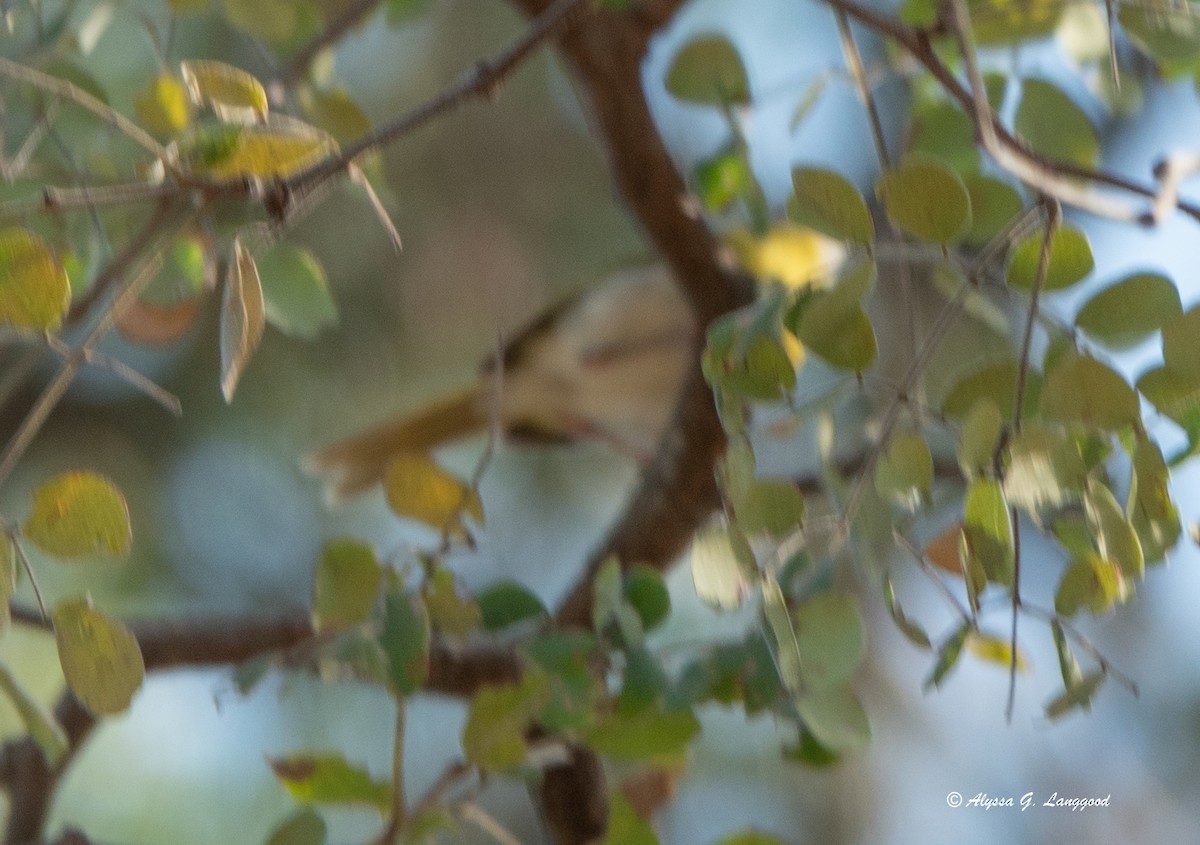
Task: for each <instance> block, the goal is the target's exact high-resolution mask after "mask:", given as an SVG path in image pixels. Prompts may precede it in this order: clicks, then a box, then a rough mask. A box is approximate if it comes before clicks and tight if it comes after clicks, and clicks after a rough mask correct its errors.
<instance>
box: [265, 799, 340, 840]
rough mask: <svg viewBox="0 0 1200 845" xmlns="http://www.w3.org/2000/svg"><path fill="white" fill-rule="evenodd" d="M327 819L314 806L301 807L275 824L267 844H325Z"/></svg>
mask: <svg viewBox="0 0 1200 845" xmlns="http://www.w3.org/2000/svg"><path fill="white" fill-rule="evenodd" d="M327 833H328V832H327V830H326V828H325V819H323V818H321V814H320V813H318V812H317V811H316V810H314V809H313V808H312V807H301V808H300V809H299V810H297V811H296V812H294V813H292V814H291V815H290V816H288V817H287V818H286V819H284V820H283V821H282V822H280V823H279V824H278V825H276V826H275V829H274V830H272V831H271V835H270V836H268V837H267V841H266V843H265V845H325V842H326V836H327Z"/></svg>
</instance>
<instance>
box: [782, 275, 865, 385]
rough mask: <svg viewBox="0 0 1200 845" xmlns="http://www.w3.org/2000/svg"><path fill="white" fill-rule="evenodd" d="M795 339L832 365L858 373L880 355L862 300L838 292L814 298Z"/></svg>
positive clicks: (802, 317)
mask: <svg viewBox="0 0 1200 845" xmlns="http://www.w3.org/2000/svg"><path fill="white" fill-rule="evenodd" d="M796 337H798V338H799V339H800V342H801V343H802V344H804V346H805V347H807V348H808V349H810V350H812V352H813V353H814V354H816V355H819V356H820V357H821V358H823V359H824V360H825V361H826V362H828V363H829V364H831V365H833V366H835V367H841V368H843V369H847V370H854V371H855V372H862V371H863V370H865V369H866V368H867V367H869V366H870V365H871V364H872V363H873V362H874V361H875V357H876V354H877V353H878V346H877V344H876V340H875V327H874V326H872V325H871V319H870V318H869V317H868V316H867V312H866V311H864V310H863V307H862V305H861V303H860V301H859V299H858V298H857V297H856V296H854V295H850V294H849V293H847V292H842V291H841V290H840V289H839V288H835V289H834V290H832V291H829V292H823V293H821V294H818V295H817V296H816V297H814V298H813V300H812V302H810V303H809V304H808V306H807V307H806V308H805V309H804V312H803V314H802V315H801V317H800V322H799V325H798V326H796Z"/></svg>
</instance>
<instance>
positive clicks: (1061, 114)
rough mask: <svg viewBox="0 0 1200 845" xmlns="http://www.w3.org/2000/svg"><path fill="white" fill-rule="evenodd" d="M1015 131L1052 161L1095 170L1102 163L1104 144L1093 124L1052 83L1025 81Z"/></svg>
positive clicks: (1015, 120) (1014, 126)
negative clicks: (1101, 150) (1101, 145)
mask: <svg viewBox="0 0 1200 845" xmlns="http://www.w3.org/2000/svg"><path fill="white" fill-rule="evenodd" d="M1013 128H1014V129H1016V132H1017V135H1018V136H1019V137H1020V138H1021V139H1022V140H1024V141H1025V143H1027V144H1029V146H1031V147H1032V148H1033V149H1034V150H1035V151H1036V152H1038V153H1041V154H1042V155H1044V156H1046V157H1048V158H1050V159H1053V160H1056V161H1066V162H1071V163H1072V164H1078V165H1082V166H1083V167H1095V166H1096V165H1097V164H1098V163H1099V161H1100V141H1099V139H1098V138H1097V137H1096V129H1095V127H1093V126H1092V122H1091V121H1090V120H1088V118H1087V115H1085V114H1084V113H1083V110H1082V109H1080V108H1079V106H1077V105H1075V102H1074V101H1073V100H1072V99H1071V98H1070V97H1068V96H1067V95H1066V94H1064V93H1063V92H1062V91H1061V90H1059V89H1058V88H1057V87H1055V86H1054V85H1051V84H1050V83H1049V82H1044V81H1042V80H1040V79H1026V80H1023V81H1022V83H1021V100H1020V102H1019V103H1018V104H1017V113H1016V117H1015V118H1014V120H1013Z"/></svg>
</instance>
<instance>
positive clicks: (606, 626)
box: [592, 556, 645, 647]
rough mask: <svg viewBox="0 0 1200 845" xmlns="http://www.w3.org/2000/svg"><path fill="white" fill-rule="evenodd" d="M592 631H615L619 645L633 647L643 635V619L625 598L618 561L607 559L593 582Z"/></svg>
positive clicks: (599, 632) (639, 641) (602, 632)
mask: <svg viewBox="0 0 1200 845" xmlns="http://www.w3.org/2000/svg"><path fill="white" fill-rule="evenodd" d="M592 591H593V596H594V600H593V602H592V628H593V629H594V630H595V631H596V633H598V634H606V633H610V632H615V633H616V634H617V636H618V637H619V639H620V643H621V644H622V645H625V646H628V647H632V646H636V645H638V644H640V643H641V641H642V637H643V636H645V629H644V628H643V627H642V617H641V616H640V615H639V614H638V612H637V611H636V610H634V609H633V607H632V606H631V605H630V604H629V602H628V601H626V599H625V589H624V578H623V577H622V574H621V564H620V562H619V561H618V560H617V558H616V557H615V556H614V557H610V558H608V560H606V561H604V564H603V565H602V566H601V567H600V569H599V571H597V572H596V577H595V579H594V580H593V581H592Z"/></svg>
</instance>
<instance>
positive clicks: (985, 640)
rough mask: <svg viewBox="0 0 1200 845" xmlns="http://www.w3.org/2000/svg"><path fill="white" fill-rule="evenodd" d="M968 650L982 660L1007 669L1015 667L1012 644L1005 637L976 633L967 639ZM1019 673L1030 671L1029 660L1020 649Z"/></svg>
mask: <svg viewBox="0 0 1200 845" xmlns="http://www.w3.org/2000/svg"><path fill="white" fill-rule="evenodd" d="M966 649H967V651H969V652H970V653H971V654H973V655H975V656H976V657H978V658H979V659H980V660H986V661H987V662H989V663H996V664H998V665H1000V666H1002V667H1004V668H1005V669H1008V668H1009V667H1011V666H1012V665H1013V664H1012V660H1013V650H1012V642H1011V641H1010V640H1007V639H1005V638H1003V637H996V636H993V635H991V634H983V633H980V632H978V631H976V632H973V633H971V634H970V635H969V636H968V637H967V642H966ZM1017 671H1018V672H1028V671H1029V659H1028V658H1027V657H1026V656H1025V654H1024V652H1022V651H1021V650H1020V649H1019V648H1018V649H1017Z"/></svg>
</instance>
